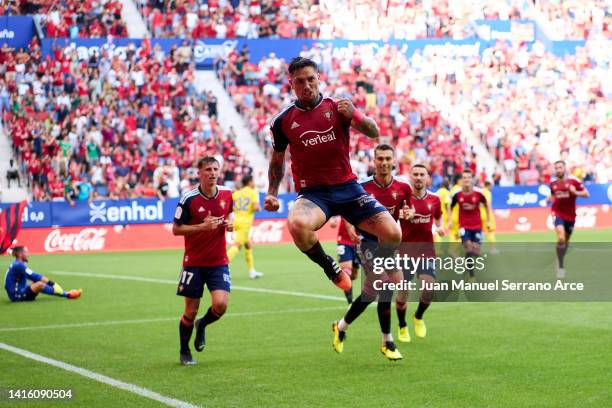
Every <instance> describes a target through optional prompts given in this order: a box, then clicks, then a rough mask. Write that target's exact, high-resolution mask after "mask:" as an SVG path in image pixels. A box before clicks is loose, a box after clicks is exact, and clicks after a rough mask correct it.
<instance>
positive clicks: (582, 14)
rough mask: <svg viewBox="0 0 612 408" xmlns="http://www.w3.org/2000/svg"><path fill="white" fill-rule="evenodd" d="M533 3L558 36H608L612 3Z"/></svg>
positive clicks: (592, 0)
mask: <svg viewBox="0 0 612 408" xmlns="http://www.w3.org/2000/svg"><path fill="white" fill-rule="evenodd" d="M535 5H536V7H537V8H538V9H539V10H540V12H541V13H542V14H543V15H544V17H545V18H546V20H548V21H549V22H550V24H551V28H552V29H553V30H554V31H555V32H556V33H557V35H558V36H559V39H567V40H586V39H591V38H595V37H603V38H606V39H608V40H609V39H612V3H610V2H609V1H606V0H590V1H578V0H569V1H567V0H564V1H556V0H539V1H536V2H535Z"/></svg>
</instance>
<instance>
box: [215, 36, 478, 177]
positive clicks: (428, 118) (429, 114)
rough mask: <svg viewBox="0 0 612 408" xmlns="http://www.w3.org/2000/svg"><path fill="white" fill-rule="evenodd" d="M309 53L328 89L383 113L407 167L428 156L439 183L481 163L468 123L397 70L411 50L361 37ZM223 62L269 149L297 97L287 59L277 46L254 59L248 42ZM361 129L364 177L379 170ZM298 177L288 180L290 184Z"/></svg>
mask: <svg viewBox="0 0 612 408" xmlns="http://www.w3.org/2000/svg"><path fill="white" fill-rule="evenodd" d="M302 56H306V57H309V58H312V59H314V60H315V61H316V62H317V63H318V64H319V66H320V70H321V81H322V85H321V91H322V92H323V93H324V94H325V95H327V96H332V97H334V98H342V97H347V98H351V99H352V100H353V102H354V104H355V106H356V107H357V108H359V109H361V110H363V111H364V112H366V114H368V115H371V116H372V117H374V118H376V119H377V121H378V124H379V127H380V131H381V138H382V140H384V141H387V142H390V143H392V144H393V145H395V146H396V153H397V156H398V165H399V169H398V171H399V172H400V173H404V172H405V171H406V170H407V169H408V167H409V166H410V164H411V163H414V162H415V161H419V162H424V163H427V164H428V165H429V167H430V168H431V170H432V174H433V181H434V186H436V187H437V186H438V185H440V184H441V183H442V181H443V179H444V178H445V177H446V178H449V179H453V178H454V177H455V175H457V174H459V173H460V172H461V171H462V170H463V169H464V168H471V169H472V170H474V171H475V170H476V162H475V155H474V154H472V153H471V152H470V148H469V146H468V144H467V143H466V142H465V140H464V138H463V137H462V134H461V130H460V129H459V128H458V127H456V126H453V125H452V124H451V123H449V121H448V120H446V119H445V118H444V117H443V115H442V114H441V112H440V111H439V110H438V109H436V107H435V106H434V105H433V104H432V103H430V101H429V100H428V98H427V93H426V92H425V90H424V89H416V88H415V87H414V86H413V84H412V83H411V81H410V78H409V77H408V76H398V75H397V73H398V72H408V71H409V66H408V61H407V59H406V57H405V56H404V54H403V53H401V52H400V51H399V50H398V49H397V48H395V47H390V46H385V47H383V48H379V49H376V48H374V47H373V46H371V45H360V46H356V47H354V48H352V49H343V50H342V49H332V47H331V45H329V44H328V45H321V46H319V47H316V48H314V49H310V50H308V49H304V50H303V51H302ZM217 66H218V75H219V76H220V77H221V78H222V81H223V82H224V84H225V86H226V88H227V90H228V91H229V92H230V94H231V95H232V97H233V100H234V103H235V104H236V106H237V108H238V110H239V111H240V112H241V113H242V114H243V115H244V116H245V118H246V120H247V122H248V125H249V127H250V129H251V131H252V132H253V133H254V134H255V135H257V138H258V141H259V143H260V146H261V147H262V148H263V149H264V150H265V151H266V152H267V153H268V154H269V153H270V150H271V142H272V141H271V136H270V134H269V130H268V124H269V122H270V119H271V117H272V116H273V115H275V114H276V113H278V111H279V109H280V108H281V107H282V106H284V105H287V104H289V103H290V101H291V99H292V95H291V91H290V89H289V87H288V84H287V78H286V71H287V66H286V63H285V61H283V60H281V59H279V58H277V57H276V55H275V54H274V53H271V54H270V55H269V57H267V58H264V59H262V60H261V61H260V62H259V64H252V63H249V62H248V50H247V49H242V50H239V51H236V52H233V53H232V54H231V55H230V56H229V57H228V58H227V59H226V60H224V61H219V62H218V64H217ZM354 136H355V137H354V138H352V140H351V152H352V165H353V168H354V169H355V171H356V172H357V175H358V176H359V177H365V176H366V175H367V174H368V172H371V170H372V163H371V162H372V157H371V148H372V147H373V144H372V143H373V142H372V141H371V140H370V139H368V138H366V137H365V136H363V135H361V134H358V133H356V132H355V134H354ZM289 179H290V177H289ZM291 184H292V183H291V181H290V180H289V182H288V186H287V187H291Z"/></svg>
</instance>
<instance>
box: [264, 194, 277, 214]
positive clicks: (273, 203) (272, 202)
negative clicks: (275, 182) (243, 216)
mask: <svg viewBox="0 0 612 408" xmlns="http://www.w3.org/2000/svg"><path fill="white" fill-rule="evenodd" d="M279 208H280V203H279V202H278V198H277V197H276V196H273V195H270V194H268V195H266V198H264V209H265V210H266V211H278V209H279Z"/></svg>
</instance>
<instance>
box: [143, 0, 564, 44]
mask: <svg viewBox="0 0 612 408" xmlns="http://www.w3.org/2000/svg"><path fill="white" fill-rule="evenodd" d="M138 4H139V8H140V10H141V12H142V14H143V16H144V17H145V19H146V21H147V24H148V26H149V30H150V32H151V33H152V35H153V36H154V37H165V38H175V37H176V38H240V37H243V38H320V39H333V38H343V39H351V40H359V39H363V40H365V39H367V40H386V39H390V38H395V39H399V40H411V39H420V38H441V37H448V38H454V39H462V38H467V37H469V36H472V35H473V34H474V32H473V27H472V26H471V24H470V23H471V22H472V21H474V20H477V19H502V20H507V19H521V18H528V17H529V16H532V11H533V8H532V7H531V5H530V4H529V3H528V2H525V1H518V0H483V1H474V2H448V1H446V0H445V1H439V0H437V1H430V2H422V1H415V0H409V1H399V0H391V1H388V2H380V1H377V0H360V1H347V0H342V1H337V0H322V1H313V0H303V1H296V0H274V1H273V0H268V1H265V0H264V1H249V2H245V1H237V0H233V1H203V0H198V1H177V2H168V1H156V0H140V1H139V3H138ZM563 17H565V18H566V19H570V18H571V16H570V15H563Z"/></svg>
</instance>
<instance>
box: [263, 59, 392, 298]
mask: <svg viewBox="0 0 612 408" xmlns="http://www.w3.org/2000/svg"><path fill="white" fill-rule="evenodd" d="M289 84H290V86H291V88H292V89H293V92H294V93H295V95H296V97H297V100H296V101H295V102H293V103H291V104H290V105H289V106H287V107H286V108H284V109H283V110H282V111H281V112H280V113H279V114H278V115H277V116H276V117H275V118H274V119H273V120H272V125H271V131H272V136H273V147H274V151H273V153H272V157H271V159H270V166H269V170H268V178H269V188H268V195H267V196H266V198H265V201H264V208H265V209H266V210H268V211H277V210H278V208H279V201H278V198H277V195H278V189H279V186H280V183H281V181H282V179H283V175H284V166H285V151H286V150H287V147H289V151H290V153H291V168H292V170H293V178H294V181H295V188H296V190H297V191H298V193H299V194H298V197H297V200H296V201H295V203H294V205H293V206H292V207H291V209H290V210H289V216H288V220H287V223H288V227H289V231H290V233H291V236H292V237H293V241H294V242H295V244H296V246H297V247H298V248H299V249H300V250H301V251H302V252H303V253H304V254H305V255H306V256H308V258H310V259H311V260H312V261H313V262H315V263H316V264H318V265H319V266H320V267H321V268H322V269H323V271H324V272H325V274H326V275H327V277H328V278H329V279H330V280H331V281H332V282H334V284H335V285H336V286H337V287H339V288H340V289H342V291H343V292H345V293H346V292H347V291H348V290H349V289H350V288H351V287H352V284H351V279H350V277H349V276H348V275H347V274H346V273H343V272H342V271H341V270H340V267H339V266H338V264H337V263H336V261H335V260H334V259H333V258H332V257H331V256H329V255H328V254H326V253H325V251H324V250H323V247H321V244H320V243H319V239H318V237H317V233H316V231H317V230H319V229H320V228H321V227H322V226H323V225H324V224H325V223H326V222H327V220H328V219H329V218H330V217H332V216H334V215H341V216H342V217H343V218H344V219H346V220H347V221H348V222H349V223H351V224H353V225H356V226H358V227H359V228H360V229H361V230H363V231H365V232H368V233H370V234H372V235H374V236H376V237H378V241H379V242H380V254H379V255H380V256H386V255H389V254H392V253H393V252H394V250H395V248H396V247H397V246H398V245H399V243H400V240H401V231H400V228H399V226H398V225H397V223H396V222H395V220H393V217H391V215H390V214H389V212H388V211H387V210H386V209H385V207H384V206H382V205H381V204H380V203H379V202H378V201H376V199H374V198H373V197H372V196H370V195H369V194H367V193H366V192H365V190H364V189H363V187H362V186H361V185H360V184H359V183H357V181H356V176H355V175H354V174H353V172H352V170H351V164H350V160H349V133H350V132H349V129H350V128H353V129H355V130H357V131H359V132H361V133H363V134H364V135H366V136H367V137H369V138H373V139H376V138H378V137H379V129H378V126H377V125H376V122H374V120H373V119H371V118H369V117H367V116H365V115H363V114H362V113H361V112H359V111H358V110H357V109H355V107H354V106H353V103H352V102H351V101H350V100H348V99H341V100H338V101H336V100H333V99H331V98H328V97H324V96H323V95H322V94H321V93H320V92H319V72H318V68H317V64H316V63H315V62H314V61H312V60H310V59H307V58H302V57H296V58H294V59H293V60H292V61H291V63H290V64H289Z"/></svg>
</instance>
